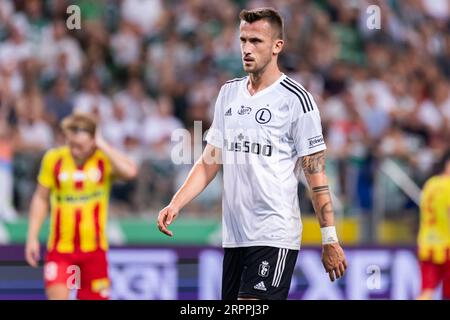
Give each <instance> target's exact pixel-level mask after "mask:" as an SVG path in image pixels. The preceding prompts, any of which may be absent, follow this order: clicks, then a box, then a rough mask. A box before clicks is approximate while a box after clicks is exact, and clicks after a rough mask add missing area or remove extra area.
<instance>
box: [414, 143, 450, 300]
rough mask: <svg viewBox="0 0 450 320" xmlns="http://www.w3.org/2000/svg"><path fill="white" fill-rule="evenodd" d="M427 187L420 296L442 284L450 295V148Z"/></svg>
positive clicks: (422, 218) (445, 294)
mask: <svg viewBox="0 0 450 320" xmlns="http://www.w3.org/2000/svg"><path fill="white" fill-rule="evenodd" d="M435 172H436V174H435V175H433V176H432V177H431V178H430V179H429V180H428V181H427V182H426V183H425V186H424V188H423V193H422V199H421V202H420V229H419V237H418V255H419V261H420V270H421V274H422V291H421V294H420V296H419V299H423V300H425V299H432V298H433V296H434V292H435V290H436V288H437V287H438V286H439V284H441V283H442V284H443V294H442V298H443V299H445V300H448V299H450V150H449V151H447V152H446V153H445V154H444V155H443V157H442V160H441V161H440V163H439V164H438V166H437V169H436V170H435Z"/></svg>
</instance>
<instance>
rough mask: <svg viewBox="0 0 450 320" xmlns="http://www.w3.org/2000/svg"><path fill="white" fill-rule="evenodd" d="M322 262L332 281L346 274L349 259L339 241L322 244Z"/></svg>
mask: <svg viewBox="0 0 450 320" xmlns="http://www.w3.org/2000/svg"><path fill="white" fill-rule="evenodd" d="M322 263H323V266H324V267H325V270H326V272H327V273H328V275H329V276H330V280H331V281H332V282H334V280H336V279H339V278H341V277H342V276H343V275H344V273H345V270H346V269H347V260H346V259H345V255H344V250H342V248H341V246H340V245H339V243H338V242H336V243H331V244H325V245H323V246H322Z"/></svg>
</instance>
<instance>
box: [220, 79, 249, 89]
mask: <svg viewBox="0 0 450 320" xmlns="http://www.w3.org/2000/svg"><path fill="white" fill-rule="evenodd" d="M247 77H248V76H245V77H241V78H234V79H230V80H228V81H225V83H224V84H223V85H222V90H224V91H227V90H234V89H236V88H238V87H239V86H240V85H241V84H242V83H244V81H245V80H246V79H247Z"/></svg>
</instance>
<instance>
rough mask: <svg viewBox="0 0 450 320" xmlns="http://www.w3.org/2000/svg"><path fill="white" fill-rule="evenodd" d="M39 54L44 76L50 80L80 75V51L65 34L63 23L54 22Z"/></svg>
mask: <svg viewBox="0 0 450 320" xmlns="http://www.w3.org/2000/svg"><path fill="white" fill-rule="evenodd" d="M39 49H40V50H39V54H40V55H41V59H42V61H43V62H44V64H45V67H44V70H43V72H44V74H45V75H46V78H48V79H50V80H52V79H54V78H56V77H58V76H66V77H69V78H70V79H75V78H77V77H78V76H79V75H80V73H81V67H82V51H81V47H80V45H79V43H78V42H77V41H76V40H75V39H73V38H72V37H70V36H69V35H68V33H67V27H66V24H65V21H63V20H57V21H54V22H53V23H52V24H51V25H50V27H49V28H47V29H46V33H45V35H44V38H43V40H42V42H41V47H40V48H39Z"/></svg>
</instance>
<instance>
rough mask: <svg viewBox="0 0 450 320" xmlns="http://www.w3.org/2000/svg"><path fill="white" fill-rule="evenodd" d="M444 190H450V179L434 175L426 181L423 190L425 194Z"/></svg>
mask: <svg viewBox="0 0 450 320" xmlns="http://www.w3.org/2000/svg"><path fill="white" fill-rule="evenodd" d="M444 188H446V189H447V190H448V189H449V188H450V177H447V176H444V175H434V176H432V177H430V178H428V180H427V181H425V184H424V185H423V188H422V190H423V191H424V192H427V191H428V190H435V189H441V190H442V189H444Z"/></svg>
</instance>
